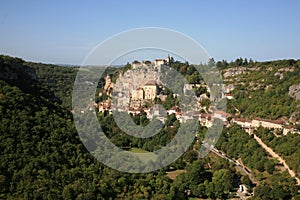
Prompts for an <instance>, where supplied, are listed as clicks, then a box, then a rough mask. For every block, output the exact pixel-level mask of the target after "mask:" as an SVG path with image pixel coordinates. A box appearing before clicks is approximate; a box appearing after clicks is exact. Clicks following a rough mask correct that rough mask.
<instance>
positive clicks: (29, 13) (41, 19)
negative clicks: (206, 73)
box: [0, 0, 300, 64]
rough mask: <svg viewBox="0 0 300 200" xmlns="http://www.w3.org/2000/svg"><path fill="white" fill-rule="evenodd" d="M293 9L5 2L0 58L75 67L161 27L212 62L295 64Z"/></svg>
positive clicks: (298, 52)
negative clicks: (123, 36) (111, 45)
mask: <svg viewBox="0 0 300 200" xmlns="http://www.w3.org/2000/svg"><path fill="white" fill-rule="evenodd" d="M299 10H300V1H298V0H294V1H293V0H289V1H276V0H266V1H260V0H252V1H242V0H235V1H233V0H226V1H224V0H219V1H216V0H198V1H196V0H195V1H174V0H173V1H169V0H165V1H162V0H161V1H159V0H152V1H142V0H127V1H124V0H119V1H116V0H112V1H108V0H107V1H92V0H87V1H71V0H70V1H56V0H53V1H50V0H49V1H37V0H36V1H31V0H27V1H21V0H18V1H17V0H5V1H2V2H1V6H0V47H1V48H0V54H7V55H12V56H16V57H21V58H23V59H25V60H30V61H37V62H46V63H58V64H80V63H81V62H82V61H83V60H84V58H85V57H86V56H87V54H88V53H89V52H90V51H91V50H92V49H93V48H94V47H95V46H96V45H97V44H99V43H100V42H102V41H104V40H105V39H106V38H108V37H110V36H112V35H114V34H117V33H119V32H122V31H126V30H129V29H134V28H141V27H162V28H169V29H174V30H176V31H179V32H182V33H184V34H186V35H188V36H190V37H192V38H193V39H195V40H196V41H197V42H198V43H200V44H201V45H202V46H203V47H204V48H205V49H206V50H207V51H208V53H209V54H210V56H212V57H214V58H215V59H216V60H222V59H227V60H233V59H235V58H237V57H247V58H253V59H254V60H274V59H287V58H294V59H299V58H300V22H299V20H300V12H299ZM100 64H101V63H100Z"/></svg>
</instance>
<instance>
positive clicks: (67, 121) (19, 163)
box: [0, 56, 300, 200]
mask: <svg viewBox="0 0 300 200" xmlns="http://www.w3.org/2000/svg"><path fill="white" fill-rule="evenodd" d="M242 64H243V63H242ZM247 64H255V65H259V64H258V63H256V62H253V61H251V62H249V63H247ZM298 64H299V62H296V63H293V65H297V66H298ZM230 65H234V64H230ZM261 65H272V66H273V65H277V64H276V62H271V63H263V64H261ZM234 66H236V65H234ZM173 67H174V68H176V69H178V71H180V72H181V73H182V74H184V75H185V76H186V77H187V79H188V80H189V81H190V82H191V83H196V82H198V81H200V80H202V78H201V77H200V75H199V73H198V72H197V71H195V69H194V68H193V66H192V65H189V64H188V63H180V62H177V63H174V65H173ZM219 67H220V68H222V69H227V68H228V66H220V64H219ZM77 70H78V68H77V67H70V66H55V65H47V64H41V63H30V62H25V61H23V60H22V59H19V58H12V57H9V56H0V74H1V76H0V121H1V123H0V199H174V200H177V199H189V198H190V199H192V198H194V199H196V198H210V199H217V198H218V199H229V198H234V197H235V196H236V191H237V190H238V187H239V185H240V184H245V185H247V187H248V190H249V191H250V192H251V190H253V189H254V196H253V197H252V198H253V199H292V197H296V198H300V197H299V194H298V193H297V188H296V185H295V182H294V180H293V179H292V178H290V177H289V175H288V174H287V173H286V172H281V171H280V169H279V168H280V165H279V164H278V163H277V162H276V161H275V160H272V159H271V158H269V157H268V156H267V154H266V152H264V150H263V149H262V148H261V147H260V146H259V145H258V144H257V143H256V141H255V140H254V139H253V138H252V137H251V136H249V135H248V134H247V133H245V132H244V131H243V130H242V129H240V128H239V127H237V126H233V127H231V128H224V130H223V133H222V135H221V138H220V140H219V142H218V143H217V145H216V147H217V148H218V149H220V150H222V151H223V152H225V153H226V154H227V155H228V156H230V157H231V158H233V159H237V160H238V159H241V160H242V162H243V163H244V164H245V165H246V166H247V167H248V168H249V169H250V170H251V172H252V174H253V176H254V177H255V180H256V181H257V182H256V183H255V182H253V181H252V180H250V178H249V177H248V176H247V175H246V174H244V173H242V172H241V171H239V170H238V168H237V167H236V166H235V165H234V164H232V163H230V162H228V161H227V160H226V159H223V158H220V157H218V156H216V155H215V154H214V153H210V154H209V155H208V156H206V157H205V158H203V159H199V158H198V151H197V150H198V149H199V146H201V142H199V141H196V140H195V141H194V142H193V144H192V145H191V147H190V148H189V149H188V151H187V152H186V153H185V154H184V155H183V156H182V157H181V158H179V159H178V160H176V161H175V162H173V163H172V164H171V165H170V166H168V167H164V168H162V169H160V170H158V171H155V172H151V173H143V174H130V173H125V172H119V171H116V170H113V169H110V168H108V167H106V166H105V165H103V164H102V163H100V162H99V161H97V160H96V159H95V158H94V157H93V156H92V155H91V154H90V153H89V152H88V151H87V150H86V148H85V147H84V145H83V144H82V142H81V141H80V139H79V136H78V134H77V132H76V129H75V126H74V124H73V116H72V114H71V112H70V110H71V94H72V87H73V82H74V79H75V77H76V73H77ZM117 70H120V71H121V70H122V69H117ZM296 70H298V68H296ZM115 71H116V69H109V71H108V72H107V74H108V73H109V74H114V72H115ZM259 76H261V75H260V74H257V77H256V78H258V79H259V78H261V77H259ZM290 77H292V78H291V79H288V81H295V79H296V78H295V77H294V75H291V76H290ZM103 81H104V79H103V78H101V79H100V82H99V88H101V86H103V84H104V83H103ZM270 81H272V80H270ZM272 84H273V85H275V84H277V82H276V81H273V82H272ZM278 84H281V85H284V84H286V83H285V82H282V83H281V82H280V83H278ZM289 84H290V83H287V85H284V87H283V89H282V90H284V91H286V90H287V87H288V85H289ZM198 92H199V93H201V94H203V93H206V92H207V91H206V90H205V89H203V88H202V89H201V91H200V90H199V91H198ZM245 92H247V91H245ZM234 94H235V95H236V96H237V98H236V100H234V101H233V102H232V103H233V104H234V105H237V104H238V105H239V106H241V108H242V107H243V106H244V104H246V103H244V102H242V101H241V97H239V96H238V93H237V92H235V91H234ZM259 94H260V93H258V94H256V95H259ZM275 94H277V93H275ZM240 95H244V94H240ZM266 95H268V93H267V94H266ZM270 95H271V96H272V95H273V94H270ZM253 98H254V97H253ZM274 98H281V96H280V92H278V96H275V97H274ZM284 98H288V97H284ZM271 100H272V99H271ZM286 100H287V101H288V102H289V103H290V104H289V105H287V107H286V108H283V109H287V111H286V114H287V115H289V114H290V113H291V111H290V110H289V109H290V107H289V106H290V105H292V106H294V103H293V102H292V101H291V100H290V99H284V101H286ZM274 101H275V100H274ZM276 101H277V100H276ZM278 101H279V100H278ZM253 105H256V103H253ZM275 105H276V102H275ZM263 109H265V108H263ZM241 110H242V109H241ZM246 110H247V109H245V110H244V111H241V112H242V113H245V115H246V114H249V115H250V114H252V113H254V111H246ZM280 112H281V111H280ZM260 113H261V114H260V116H264V112H263V111H262V112H260ZM271 113H272V112H271ZM275 114H276V113H274V117H279V116H277V115H275ZM272 115H273V114H272ZM98 118H99V121H100V124H101V126H102V127H103V129H104V130H105V132H106V135H107V136H108V137H109V138H110V140H111V141H112V142H113V143H114V144H116V145H118V146H120V147H122V148H124V149H126V150H129V151H136V150H143V151H145V152H147V151H153V150H155V149H159V148H160V147H161V146H163V145H165V144H166V143H167V142H168V141H169V140H170V139H171V138H173V137H174V135H175V134H176V131H177V129H178V127H179V126H180V124H179V122H178V120H177V119H176V118H174V116H172V115H170V116H169V117H168V120H167V123H166V124H165V126H164V129H163V130H162V131H161V133H160V134H158V135H156V136H154V137H153V138H147V139H135V138H133V137H130V136H127V135H125V134H122V131H121V130H120V129H119V128H118V127H117V126H116V124H115V122H114V120H113V119H112V117H111V115H109V114H107V113H103V114H100V113H99V114H98ZM133 120H134V122H135V123H136V124H138V125H140V126H145V125H146V124H147V123H148V122H149V121H148V120H147V119H146V117H145V116H143V115H141V116H133ZM205 131H206V128H205V127H202V126H199V129H198V138H203V137H204V136H205ZM261 134H262V136H264V140H266V142H268V144H270V146H272V147H274V149H276V151H277V150H278V152H279V153H280V154H282V155H284V156H286V158H287V161H288V162H289V163H291V166H292V167H293V168H294V169H295V170H297V171H298V172H299V166H298V165H297V164H299V159H298V158H299V151H298V150H297V142H296V141H298V140H299V138H298V137H296V136H291V135H288V137H286V138H283V137H282V138H268V137H267V136H265V135H267V133H265V132H262V133H261ZM279 144H280V145H279ZM289 145H290V146H289ZM253 152H256V153H255V154H254V153H253ZM297 159H298V160H297ZM170 174H173V175H174V174H175V176H172V175H170Z"/></svg>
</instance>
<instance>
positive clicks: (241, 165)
mask: <svg viewBox="0 0 300 200" xmlns="http://www.w3.org/2000/svg"><path fill="white" fill-rule="evenodd" d="M202 145H204V147H205V148H208V149H209V150H210V151H212V152H214V153H215V154H216V155H218V156H219V157H221V158H224V159H226V160H228V161H229V162H231V163H234V164H235V165H236V167H238V168H239V169H240V170H241V171H243V172H244V173H245V174H246V175H247V176H248V177H249V178H250V180H251V181H252V183H254V184H256V185H258V181H257V180H256V179H255V178H254V177H252V175H251V173H250V172H249V170H248V169H247V168H246V167H245V166H244V165H243V164H241V163H239V161H237V160H234V159H231V158H229V157H228V156H227V155H226V154H225V153H223V152H221V151H220V150H218V149H217V148H215V147H214V146H211V145H209V144H208V143H206V142H202Z"/></svg>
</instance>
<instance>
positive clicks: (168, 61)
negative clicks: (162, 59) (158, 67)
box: [167, 54, 171, 65]
mask: <svg viewBox="0 0 300 200" xmlns="http://www.w3.org/2000/svg"><path fill="white" fill-rule="evenodd" d="M170 62H171V57H170V55H169V54H168V57H167V65H170Z"/></svg>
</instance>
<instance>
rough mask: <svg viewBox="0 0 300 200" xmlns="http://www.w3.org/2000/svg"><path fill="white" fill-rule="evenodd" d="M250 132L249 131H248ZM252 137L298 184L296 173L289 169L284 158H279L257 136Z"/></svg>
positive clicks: (299, 183)
mask: <svg viewBox="0 0 300 200" xmlns="http://www.w3.org/2000/svg"><path fill="white" fill-rule="evenodd" d="M249 134H250V133H249ZM253 136H254V139H255V140H256V141H257V143H258V144H259V145H260V146H261V147H262V148H264V149H265V150H266V151H267V152H268V153H269V154H270V155H271V156H272V157H273V158H276V159H277V160H278V161H279V162H280V163H281V164H283V167H284V168H285V169H287V170H288V172H289V174H290V175H291V177H293V178H295V179H296V181H297V184H298V185H299V186H300V179H299V178H298V177H296V173H295V172H294V171H293V170H291V169H290V167H289V166H288V165H287V164H286V162H285V160H284V159H283V158H281V157H280V156H279V155H278V154H277V153H276V152H274V151H273V149H271V148H270V147H268V146H267V145H266V144H265V143H264V142H263V141H262V140H261V139H260V138H259V137H257V136H256V135H255V134H253Z"/></svg>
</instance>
